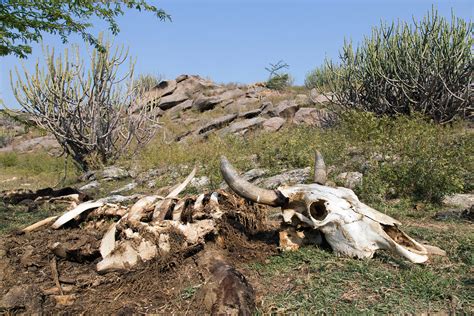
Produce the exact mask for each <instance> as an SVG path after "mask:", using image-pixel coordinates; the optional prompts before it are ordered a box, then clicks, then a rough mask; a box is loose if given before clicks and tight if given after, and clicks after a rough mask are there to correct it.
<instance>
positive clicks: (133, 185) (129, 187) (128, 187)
mask: <svg viewBox="0 0 474 316" xmlns="http://www.w3.org/2000/svg"><path fill="white" fill-rule="evenodd" d="M137 185H138V184H137V183H136V182H130V183H129V184H126V185H124V186H123V187H121V188H119V189H117V190H114V191H111V192H110V193H111V194H117V193H122V192H127V191H130V190H133V189H135V188H136V187H137Z"/></svg>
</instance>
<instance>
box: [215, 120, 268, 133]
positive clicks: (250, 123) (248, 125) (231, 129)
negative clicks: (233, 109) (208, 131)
mask: <svg viewBox="0 0 474 316" xmlns="http://www.w3.org/2000/svg"><path fill="white" fill-rule="evenodd" d="M265 121H266V120H265V119H264V118H261V117H254V118H251V119H248V120H243V121H239V122H235V123H232V124H231V125H229V126H228V127H226V128H224V129H222V130H221V135H226V134H235V133H239V132H242V131H247V130H251V129H255V128H257V127H260V126H261V125H262V124H263V123H264V122H265Z"/></svg>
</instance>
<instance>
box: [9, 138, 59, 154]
mask: <svg viewBox="0 0 474 316" xmlns="http://www.w3.org/2000/svg"><path fill="white" fill-rule="evenodd" d="M60 147H61V145H59V143H58V142H57V140H56V138H55V137H54V136H53V135H47V136H41V137H35V138H31V139H27V140H24V141H21V142H19V143H17V144H11V145H8V146H6V147H3V148H0V152H10V151H14V152H29V151H36V150H40V149H43V150H50V149H57V148H60Z"/></svg>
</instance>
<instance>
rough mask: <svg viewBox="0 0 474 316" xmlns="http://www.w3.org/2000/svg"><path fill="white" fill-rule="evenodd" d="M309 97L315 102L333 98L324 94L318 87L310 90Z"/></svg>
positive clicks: (328, 100)
mask: <svg viewBox="0 0 474 316" xmlns="http://www.w3.org/2000/svg"><path fill="white" fill-rule="evenodd" d="M309 99H310V100H311V102H313V104H322V103H327V102H330V101H331V100H330V99H329V98H328V97H327V96H325V95H324V94H320V93H319V92H318V91H317V90H316V89H314V88H313V89H311V91H310V92H309Z"/></svg>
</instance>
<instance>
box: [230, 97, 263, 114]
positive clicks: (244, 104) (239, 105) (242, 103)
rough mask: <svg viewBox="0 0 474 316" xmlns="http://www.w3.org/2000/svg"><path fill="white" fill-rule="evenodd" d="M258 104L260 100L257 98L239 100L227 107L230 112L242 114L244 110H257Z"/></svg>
mask: <svg viewBox="0 0 474 316" xmlns="http://www.w3.org/2000/svg"><path fill="white" fill-rule="evenodd" d="M258 103H259V100H258V99H255V98H239V99H237V100H235V101H234V102H232V103H231V104H229V105H227V106H226V108H227V110H228V111H232V112H242V109H248V108H255V107H256V106H257V104H258Z"/></svg>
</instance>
